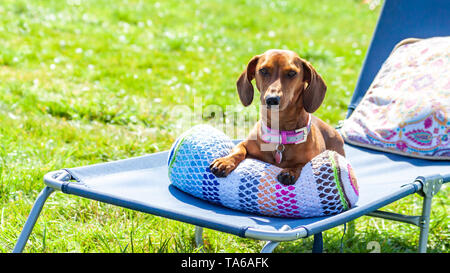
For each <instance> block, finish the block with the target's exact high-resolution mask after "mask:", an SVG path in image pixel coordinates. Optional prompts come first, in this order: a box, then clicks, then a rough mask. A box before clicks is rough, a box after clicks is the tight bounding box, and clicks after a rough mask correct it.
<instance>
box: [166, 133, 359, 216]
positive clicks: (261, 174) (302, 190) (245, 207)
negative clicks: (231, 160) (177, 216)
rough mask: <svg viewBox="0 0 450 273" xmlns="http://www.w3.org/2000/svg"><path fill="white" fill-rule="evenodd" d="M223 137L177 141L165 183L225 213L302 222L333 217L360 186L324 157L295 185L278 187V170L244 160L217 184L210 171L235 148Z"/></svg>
mask: <svg viewBox="0 0 450 273" xmlns="http://www.w3.org/2000/svg"><path fill="white" fill-rule="evenodd" d="M233 146H234V145H233V143H232V141H231V140H230V139H229V138H228V137H227V136H226V135H225V134H224V133H222V132H220V131H218V130H216V129H214V128H213V127H210V126H207V125H199V126H195V127H193V128H192V129H190V130H188V131H187V132H185V133H184V134H183V135H181V136H180V137H179V138H178V139H177V140H176V141H175V143H174V145H173V146H172V148H171V150H170V153H169V154H170V155H169V159H168V165H169V178H170V181H171V183H172V185H174V186H175V187H177V188H178V189H180V190H182V191H184V192H186V193H189V194H191V195H193V196H195V197H198V198H201V199H204V200H207V201H209V202H212V203H215V204H219V205H222V206H225V207H228V208H232V209H237V210H242V211H246V212H251V213H256V214H260V215H266V216H278V217H291V218H305V217H317V216H326V215H333V214H337V213H340V212H343V211H345V210H347V209H349V208H351V207H353V206H355V203H356V202H357V200H358V186H357V183H356V178H355V175H354V173H353V171H352V168H351V166H350V164H349V163H348V162H347V160H346V159H345V158H344V157H342V156H341V155H339V154H337V153H336V152H333V151H328V150H327V151H325V152H323V153H321V154H319V155H318V156H316V157H315V158H314V159H313V160H311V162H309V163H308V164H307V165H305V167H304V168H303V170H302V173H301V175H300V177H299V179H298V180H297V182H296V183H295V184H294V185H290V186H285V185H282V184H281V183H279V182H278V180H277V178H276V177H277V175H278V173H279V172H280V171H281V169H280V168H278V167H276V166H274V165H271V164H268V163H265V162H262V161H259V160H256V159H250V158H247V159H245V160H244V161H242V162H241V163H240V164H239V165H238V167H237V168H236V169H235V170H234V171H233V172H231V173H230V174H229V175H228V176H227V177H226V178H217V177H216V176H215V175H214V174H212V173H211V171H210V169H209V165H210V164H211V162H212V161H213V160H214V159H216V158H219V157H223V156H226V155H227V154H228V153H229V151H230V150H231V149H232V147H233Z"/></svg>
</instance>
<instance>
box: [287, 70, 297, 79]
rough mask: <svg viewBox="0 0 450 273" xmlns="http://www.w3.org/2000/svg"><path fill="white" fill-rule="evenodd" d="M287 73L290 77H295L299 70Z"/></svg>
mask: <svg viewBox="0 0 450 273" xmlns="http://www.w3.org/2000/svg"><path fill="white" fill-rule="evenodd" d="M287 75H288V77H289V78H293V77H295V75H297V72H295V71H294V70H291V71H289V72H288V73H287Z"/></svg>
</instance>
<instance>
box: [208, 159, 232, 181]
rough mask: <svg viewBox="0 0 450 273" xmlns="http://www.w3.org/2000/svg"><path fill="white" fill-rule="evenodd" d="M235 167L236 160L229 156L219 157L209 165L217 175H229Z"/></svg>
mask: <svg viewBox="0 0 450 273" xmlns="http://www.w3.org/2000/svg"><path fill="white" fill-rule="evenodd" d="M235 168H236V164H235V163H234V160H233V159H232V158H229V157H221V158H218V159H216V160H214V161H213V162H212V163H211V165H209V169H210V170H211V172H212V173H213V174H214V175H215V176H216V177H227V176H228V175H229V174H230V173H231V172H232V171H233V170H234V169H235Z"/></svg>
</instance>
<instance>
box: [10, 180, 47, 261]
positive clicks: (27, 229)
mask: <svg viewBox="0 0 450 273" xmlns="http://www.w3.org/2000/svg"><path fill="white" fill-rule="evenodd" d="M53 191H54V189H53V188H50V187H45V188H44V189H43V190H42V191H41V193H40V194H39V196H38V197H37V199H36V201H35V202H34V205H33V208H32V209H31V212H30V215H29V216H28V219H27V221H26V222H25V226H24V227H23V229H22V232H21V233H20V236H19V238H18V239H17V242H16V245H15V246H14V249H13V253H19V252H22V251H23V249H24V248H25V245H26V244H27V241H28V238H29V237H30V234H31V231H32V230H33V227H34V224H35V223H36V220H37V218H38V217H39V214H40V213H41V210H42V207H43V206H44V203H45V201H46V200H47V198H48V197H49V196H50V194H51V193H52V192H53Z"/></svg>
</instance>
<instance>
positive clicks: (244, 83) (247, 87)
mask: <svg viewBox="0 0 450 273" xmlns="http://www.w3.org/2000/svg"><path fill="white" fill-rule="evenodd" d="M258 60H259V56H254V57H253V58H252V59H251V60H250V62H249V63H248V65H247V68H246V69H245V70H244V72H242V74H241V76H239V79H238V80H237V82H236V86H237V91H238V94H239V99H240V100H241V102H242V104H243V105H244V106H249V105H250V104H251V103H252V101H253V94H254V90H253V85H252V80H253V79H254V78H255V70H256V64H257V63H258Z"/></svg>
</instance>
